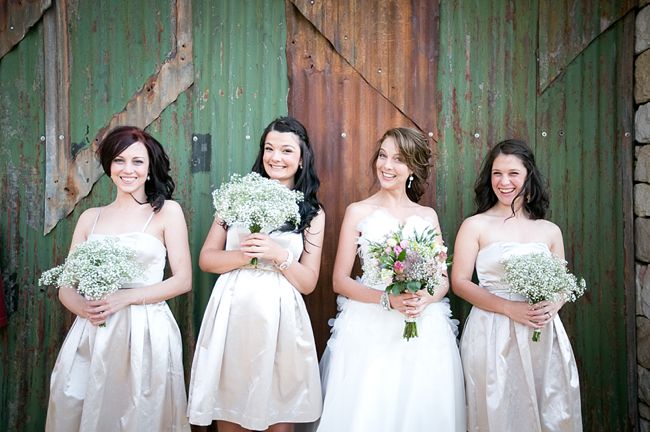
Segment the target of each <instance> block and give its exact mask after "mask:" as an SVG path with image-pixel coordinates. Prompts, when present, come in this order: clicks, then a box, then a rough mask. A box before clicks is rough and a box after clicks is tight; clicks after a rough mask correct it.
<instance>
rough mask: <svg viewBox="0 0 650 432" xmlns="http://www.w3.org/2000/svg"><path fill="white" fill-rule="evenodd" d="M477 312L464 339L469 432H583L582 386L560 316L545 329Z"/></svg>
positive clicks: (462, 343) (497, 315)
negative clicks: (536, 337)
mask: <svg viewBox="0 0 650 432" xmlns="http://www.w3.org/2000/svg"><path fill="white" fill-rule="evenodd" d="M532 335H533V329H532V328H530V327H527V326H525V325H523V324H519V323H516V322H514V321H512V320H511V319H509V318H508V317H507V316H505V315H502V314H497V313H492V312H487V311H484V310H482V309H479V308H477V307H473V308H472V310H471V312H470V314H469V316H468V318H467V322H466V324H465V329H464V331H463V336H462V339H461V356H462V359H463V369H464V372H465V385H466V394H467V414H468V430H469V431H471V432H479V431H486V432H487V431H492V432H502V431H527V432H541V431H544V432H546V431H549V432H550V431H553V432H560V431H574V432H575V431H582V415H581V411H580V409H581V408H580V385H579V379H578V369H577V367H576V362H575V358H574V356H573V351H572V350H571V344H570V342H569V338H568V337H567V334H566V332H565V330H564V326H563V325H562V321H561V320H560V317H559V316H557V315H556V316H555V318H554V319H553V321H552V322H550V323H549V324H548V325H546V326H545V327H544V328H543V329H542V333H541V339H540V341H538V342H533V341H532V340H531V338H532Z"/></svg>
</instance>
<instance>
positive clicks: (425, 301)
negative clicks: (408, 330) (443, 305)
mask: <svg viewBox="0 0 650 432" xmlns="http://www.w3.org/2000/svg"><path fill="white" fill-rule="evenodd" d="M433 301H434V298H433V296H431V295H430V294H429V292H428V291H427V290H425V289H422V290H419V291H417V292H415V293H414V294H413V297H412V298H410V299H408V300H405V301H404V305H406V314H407V315H408V316H410V317H411V318H417V317H419V316H420V314H421V313H422V312H423V311H424V309H425V308H426V307H427V306H429V304H430V303H432V302H433Z"/></svg>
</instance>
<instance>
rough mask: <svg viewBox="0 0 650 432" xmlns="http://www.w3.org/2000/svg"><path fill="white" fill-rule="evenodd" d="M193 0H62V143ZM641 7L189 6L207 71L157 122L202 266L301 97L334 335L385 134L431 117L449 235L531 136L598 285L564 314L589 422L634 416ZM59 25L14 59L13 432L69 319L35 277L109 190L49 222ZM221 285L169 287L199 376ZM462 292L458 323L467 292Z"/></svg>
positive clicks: (556, 205)
mask: <svg viewBox="0 0 650 432" xmlns="http://www.w3.org/2000/svg"><path fill="white" fill-rule="evenodd" d="M185 1H186V0H177V1H173V0H169V1H163V0H145V1H144V2H139V3H138V5H137V6H136V5H132V4H131V3H130V2H128V1H127V0H120V1H116V2H99V3H98V2H88V1H80V0H76V1H67V2H65V5H66V7H67V12H66V13H67V17H68V18H67V20H68V21H67V23H68V26H67V32H68V35H69V48H68V49H69V56H70V57H69V58H70V61H69V67H70V70H69V77H70V87H69V88H70V93H69V95H70V97H69V99H70V113H69V114H70V116H69V117H70V137H69V144H70V145H69V147H67V149H68V150H67V151H69V152H77V151H79V150H80V149H83V148H84V146H88V145H89V144H90V143H92V141H93V140H94V138H95V136H96V134H97V133H98V131H99V130H100V129H101V128H102V127H104V126H105V125H106V124H107V123H108V122H109V121H110V119H111V117H112V116H113V115H114V114H116V113H118V112H120V111H122V110H123V109H124V108H125V106H126V104H127V103H128V102H129V100H130V99H132V98H133V97H134V95H137V94H138V92H143V91H146V88H144V87H143V86H144V84H145V82H147V81H148V80H149V78H150V77H151V76H152V74H155V73H156V71H157V70H158V69H159V68H160V66H161V65H162V64H163V63H164V62H165V61H166V60H168V59H169V57H170V56H172V55H173V51H174V44H175V42H176V39H175V36H176V35H175V34H174V29H175V26H176V20H177V18H178V17H177V6H178V5H183V4H186V3H184V2H185ZM53 3H55V4H63V2H53ZM632 3H633V2H632V1H631V0H626V1H620V2H619V1H615V0H602V1H599V2H589V1H588V0H564V1H562V2H525V4H524V3H522V2H516V1H514V0H511V1H507V0H499V1H490V2H483V1H480V0H474V1H463V2H440V5H438V2H437V1H433V0H419V1H418V0H408V1H400V0H395V1H390V2H382V6H381V11H380V13H376V12H373V11H375V9H372V8H370V6H369V5H370V4H371V3H370V2H368V1H362V0H356V1H353V2H344V1H340V2H313V3H312V2H311V1H302V0H295V1H290V0H286V2H285V1H282V0H274V1H265V2H259V1H255V0H246V1H234V0H233V1H222V2H212V1H193V2H191V17H192V22H191V30H192V34H193V38H192V43H193V47H192V48H193V56H192V57H193V59H192V60H193V64H194V80H193V84H192V86H191V87H190V88H189V89H188V90H185V91H184V92H182V93H181V94H180V95H179V96H178V98H177V99H176V101H175V102H173V103H172V104H171V105H169V106H168V107H167V108H166V109H165V110H164V111H163V112H162V114H161V115H160V117H159V118H158V119H156V120H155V121H153V123H151V124H150V125H149V126H148V130H149V131H150V132H151V133H152V134H153V135H154V136H156V137H159V138H160V140H161V142H162V143H163V145H165V147H166V148H167V149H168V151H169V154H170V157H171V160H172V169H173V172H174V177H175V178H176V179H177V192H176V198H177V200H178V201H179V202H180V203H181V205H182V206H183V208H184V209H185V212H186V216H187V220H188V224H189V228H190V243H191V248H192V253H193V257H194V261H195V262H196V259H197V258H198V251H199V250H200V247H201V245H202V243H203V240H204V237H205V234H206V233H207V230H208V228H209V226H210V224H211V222H212V208H211V202H210V192H211V190H212V189H213V188H214V187H215V186H216V185H217V184H218V183H219V182H220V181H221V180H222V179H224V178H227V177H228V176H229V174H230V173H232V172H245V171H248V169H249V168H250V165H251V163H252V161H253V158H254V156H255V154H256V152H257V145H258V139H259V134H260V133H261V131H262V129H263V127H264V126H265V125H266V124H267V123H268V122H269V121H270V120H271V119H272V118H274V117H275V116H277V115H280V114H285V113H287V112H288V110H289V111H290V112H291V113H292V114H293V115H295V116H296V117H298V118H299V119H300V120H302V121H304V122H305V124H306V125H307V126H308V129H309V131H310V135H311V137H312V140H313V142H314V147H315V150H316V152H317V162H318V168H319V174H320V176H321V180H322V182H323V194H322V195H321V197H322V199H323V201H324V202H325V205H326V212H327V220H328V222H327V227H326V245H325V251H324V256H323V266H322V269H321V274H322V277H321V280H320V282H319V286H318V288H317V291H316V292H315V293H313V294H311V295H310V296H308V297H307V303H308V307H309V310H310V313H311V317H312V322H313V324H314V330H315V333H316V337H317V343H318V345H319V350H322V349H323V347H324V343H325V341H326V340H327V338H328V336H329V327H328V326H327V324H326V323H327V319H329V318H331V317H333V316H334V313H335V303H334V295H333V293H332V292H331V286H330V281H331V279H330V273H331V268H332V266H333V260H334V254H335V251H336V243H337V237H338V227H339V226H340V222H341V219H342V216H343V212H344V209H345V206H346V205H347V204H348V203H350V202H352V201H356V200H358V199H361V198H363V197H365V196H367V195H368V194H369V192H370V189H371V188H372V178H371V174H370V172H369V165H368V162H369V161H368V158H369V157H370V152H371V149H372V147H373V145H374V143H375V140H376V139H378V138H379V137H380V136H381V134H382V133H383V131H384V130H385V129H387V128H389V127H393V126H398V125H408V126H417V127H420V128H421V129H422V130H424V131H425V132H431V133H432V138H433V139H434V141H437V143H434V144H433V145H434V147H435V148H436V150H437V152H438V161H437V163H436V173H435V178H432V179H431V184H432V188H431V190H430V192H429V193H427V195H426V196H425V198H424V203H425V204H429V205H431V204H435V206H436V208H437V210H438V212H439V214H440V217H441V222H442V226H443V230H444V234H445V237H446V239H447V241H448V242H449V243H452V241H453V237H454V235H455V233H456V230H457V228H458V226H459V224H460V221H461V220H462V218H463V217H465V216H467V215H468V214H470V213H471V212H472V209H473V205H472V194H471V192H470V191H471V185H472V182H473V179H474V177H475V175H476V172H477V170H478V164H479V163H480V160H481V158H482V156H483V154H484V153H485V151H486V150H487V148H488V147H489V146H490V145H492V144H494V143H495V142H496V141H498V140H499V139H501V138H503V137H510V136H518V137H520V138H523V139H525V140H527V141H529V142H530V143H531V145H533V146H534V147H535V149H536V151H537V155H538V159H539V163H540V165H541V167H542V169H543V171H545V172H546V173H547V174H548V177H549V180H550V186H551V189H552V197H553V198H552V209H551V210H552V213H551V218H552V219H553V220H554V221H555V222H557V223H558V224H559V225H560V226H561V227H562V229H563V231H564V235H565V243H566V246H567V255H568V258H569V260H570V262H571V264H572V265H573V266H574V267H575V269H576V271H578V272H579V273H583V274H584V275H585V276H586V277H587V278H588V280H589V282H590V292H589V294H587V295H586V296H585V298H584V299H582V300H581V301H580V302H579V303H578V304H577V305H568V306H566V307H565V309H564V310H563V312H562V315H563V319H564V321H565V323H566V326H567V329H568V331H569V334H570V336H571V338H572V341H574V350H575V352H576V356H577V358H578V362H579V368H580V374H581V379H582V394H583V415H584V419H585V430H630V429H631V428H632V426H633V425H634V421H635V420H631V419H630V418H629V417H628V414H629V413H630V412H633V409H635V408H633V407H631V405H634V406H636V402H635V401H634V398H635V397H636V396H635V391H636V388H635V387H633V384H634V374H635V371H634V369H633V368H630V367H628V361H629V359H630V358H631V357H633V356H634V351H633V349H634V346H633V341H632V340H630V334H633V330H630V329H633V328H634V325H633V322H632V323H631V324H630V322H629V320H630V319H632V320H633V319H634V317H633V313H630V314H628V315H629V316H626V314H625V308H626V307H627V308H629V310H632V311H633V310H634V307H633V304H634V297H633V296H632V297H631V298H629V297H626V296H629V293H626V291H625V290H626V289H630V288H631V289H633V288H634V287H633V284H634V281H633V277H632V276H631V274H632V273H631V270H630V265H631V264H630V261H629V258H630V257H631V255H629V252H630V251H629V248H630V246H631V239H630V237H629V227H630V226H631V225H630V220H629V215H630V214H631V213H630V212H629V206H630V203H631V201H630V193H631V184H628V185H627V186H626V185H624V184H621V182H620V179H621V178H622V177H624V176H625V175H628V176H629V177H628V178H630V182H631V174H630V172H629V170H630V168H631V157H632V155H631V154H630V152H631V150H630V140H631V137H630V136H629V135H627V136H626V135H625V133H626V132H629V131H630V124H631V114H630V111H629V110H630V109H631V106H632V98H631V92H630V82H631V76H632V74H631V58H632V52H631V50H632V46H633V44H632V42H631V41H632V39H633V34H632V32H631V30H630V29H631V27H633V23H632V19H631V16H632V13H630V12H629V11H630V10H631V8H632ZM187 4H189V3H187ZM373 4H374V2H373ZM626 14H627V17H626V18H625V19H623V18H621V17H623V16H625V15H626ZM412 17H415V18H416V19H412ZM30 19H31V18H30ZM3 22H4V21H3ZM576 23H577V24H576ZM558 29H570V31H564V32H562V31H560V32H559V33H558ZM558 34H561V35H563V37H558ZM45 38H46V35H45V31H44V27H43V23H42V21H37V23H36V25H35V26H34V27H33V28H32V29H31V30H29V31H28V32H27V35H26V37H25V38H24V39H23V40H22V41H21V42H20V43H18V44H17V46H16V47H15V48H14V49H13V50H12V51H10V52H9V53H8V54H6V55H5V56H4V57H2V58H1V59H0V154H1V157H0V179H1V180H0V185H1V188H2V193H3V198H4V199H3V200H1V201H0V214H2V218H0V240H1V244H2V246H3V248H2V250H1V251H0V265H1V270H2V277H3V280H4V282H5V294H6V297H5V300H6V302H7V305H8V308H9V309H10V312H11V315H10V321H9V326H8V327H6V328H4V329H0V429H2V430H21V431H23V430H24V431H31V430H34V431H37V430H41V429H42V427H43V423H44V420H45V407H46V403H47V397H48V384H49V374H50V371H51V368H52V366H53V364H54V361H55V358H56V355H57V353H58V349H59V347H60V345H61V343H62V339H63V337H64V336H65V333H66V330H67V328H68V327H69V325H70V323H71V316H70V314H69V313H67V312H65V311H64V309H63V307H62V306H61V305H60V304H59V302H58V300H57V299H56V293H55V292H54V290H46V289H41V288H39V287H36V286H35V280H36V278H37V276H38V275H39V274H40V272H41V271H42V270H43V269H45V268H48V267H50V266H51V265H53V264H54V263H57V262H59V261H60V260H62V259H63V258H64V257H65V255H66V253H67V249H68V245H69V241H70V237H71V234H72V230H73V228H74V224H75V222H76V219H77V217H78V215H79V214H80V212H81V211H83V210H85V209H86V208H88V207H91V206H96V205H101V204H104V203H107V202H108V201H110V200H111V199H112V197H113V193H114V192H113V190H112V186H111V184H110V182H109V181H108V180H107V179H106V178H105V177H102V179H100V180H99V182H98V183H97V184H96V185H95V186H94V188H93V190H92V192H91V194H90V195H89V196H88V197H87V198H85V199H83V200H81V202H80V203H79V204H78V205H77V208H76V209H75V210H74V212H73V213H72V214H71V215H70V216H68V217H67V218H65V219H63V220H61V221H60V222H59V223H58V225H57V226H56V227H55V229H54V230H53V231H52V232H51V233H50V234H48V235H47V236H43V223H44V220H43V197H44V194H45V186H44V185H45V183H46V181H48V179H47V178H45V171H44V164H45V159H46V157H47V155H46V151H45V143H44V142H43V141H41V137H42V136H44V135H45V128H46V116H45V110H46V107H45V103H44V100H45V92H46V88H45V87H46V86H45V81H46V78H47V72H45V70H44V69H45V65H44V63H45V59H44V58H45V56H44V51H45V50H46V49H47V48H46V43H45V42H44V40H45ZM576 41H577V42H576ZM285 47H286V51H285ZM557 53H561V56H559V58H560V59H558V55H557ZM536 54H537V56H536ZM537 57H539V59H540V62H541V63H538V59H537ZM143 89H144V90H143ZM289 89H290V90H289ZM632 270H633V269H632ZM214 280H215V276H213V275H207V274H204V273H202V272H200V271H199V270H198V267H195V277H194V289H193V291H192V292H191V293H190V294H189V295H186V296H183V297H182V298H180V299H175V300H172V301H171V302H170V304H171V306H172V309H173V311H174V314H175V316H176V317H177V320H178V322H179V325H180V326H181V331H182V332H183V335H184V339H185V341H186V346H185V354H184V355H185V365H186V373H189V367H190V362H191V356H192V352H193V349H194V339H195V336H196V334H197V332H198V327H199V325H200V321H201V318H202V314H203V310H204V307H205V305H206V303H207V300H208V297H209V295H210V291H211V288H212V284H213V282H214ZM453 304H454V311H455V313H456V315H457V316H458V317H459V318H461V319H463V318H464V316H465V314H466V312H467V309H468V308H467V306H466V304H464V303H462V302H460V301H459V300H458V299H454V300H453ZM631 332H632V333H631ZM604 371H607V373H603V372H604ZM629 384H632V387H631V388H628V385H629Z"/></svg>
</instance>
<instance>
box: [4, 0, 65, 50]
mask: <svg viewBox="0 0 650 432" xmlns="http://www.w3.org/2000/svg"><path fill="white" fill-rule="evenodd" d="M51 3H52V1H51V0H23V1H10V0H9V1H7V0H2V1H0V58H2V57H4V55H5V54H7V53H8V52H9V51H11V49H12V48H13V47H14V46H15V45H16V44H18V43H19V42H20V41H21V40H23V38H24V37H25V35H26V34H27V32H28V31H29V29H30V28H31V27H32V26H33V25H34V24H36V23H37V22H38V21H39V20H40V19H41V17H42V16H43V13H44V12H45V10H47V8H49V7H50V4H51Z"/></svg>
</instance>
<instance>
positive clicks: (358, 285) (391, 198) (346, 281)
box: [318, 128, 465, 432]
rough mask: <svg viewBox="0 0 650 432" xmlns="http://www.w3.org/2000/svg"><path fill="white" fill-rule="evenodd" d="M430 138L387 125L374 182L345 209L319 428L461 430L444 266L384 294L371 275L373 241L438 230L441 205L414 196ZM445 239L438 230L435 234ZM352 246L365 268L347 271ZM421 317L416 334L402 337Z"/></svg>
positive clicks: (458, 372) (420, 187)
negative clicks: (421, 284) (434, 275)
mask: <svg viewBox="0 0 650 432" xmlns="http://www.w3.org/2000/svg"><path fill="white" fill-rule="evenodd" d="M430 159H431V149H430V147H429V140H428V139H427V137H426V136H425V135H424V134H423V133H422V132H420V131H418V130H416V129H410V128H395V129H390V130H388V131H387V132H386V133H385V134H384V136H383V137H382V138H381V139H380V140H379V142H378V145H377V150H376V152H375V154H374V155H373V158H372V164H373V168H374V173H375V176H376V179H377V181H378V183H379V186H380V188H379V191H378V192H376V193H375V194H373V195H371V196H370V197H368V198H366V199H364V200H362V201H359V202H355V203H352V204H350V205H349V206H348V207H347V209H346V212H345V216H344V218H343V224H342V226H341V232H340V235H339V244H338V250H337V253H336V261H335V263H334V272H333V285H334V287H333V288H334V291H335V292H336V293H337V294H339V298H338V303H339V310H340V313H339V315H338V316H337V318H336V320H335V322H334V328H333V334H332V337H331V338H330V340H329V342H328V343H327V348H326V350H325V353H324V355H323V359H322V361H321V375H322V383H323V389H324V394H325V400H324V403H323V415H322V416H321V419H320V422H319V424H318V431H319V432H340V431H355V432H382V431H385V432H394V431H458V432H460V431H463V432H464V431H465V400H464V397H463V372H462V368H461V364H460V356H459V353H458V346H457V342H456V332H457V327H456V323H455V322H453V321H452V320H451V319H450V317H451V310H450V308H449V301H448V300H447V299H446V298H445V294H446V293H447V290H448V289H449V284H448V283H447V279H446V274H445V279H444V283H443V284H442V286H440V287H437V288H436V290H435V293H434V294H433V295H430V294H429V293H428V292H427V290H426V289H422V290H420V291H418V292H416V293H407V294H406V293H405V294H400V295H388V294H387V293H386V291H385V288H386V283H379V282H377V280H376V279H375V278H374V277H373V276H372V275H373V274H376V273H377V272H378V271H379V270H378V267H377V266H378V263H377V262H376V260H374V259H373V258H372V256H371V253H370V250H369V249H370V245H371V244H372V243H375V242H380V241H382V239H384V238H385V237H386V236H387V235H388V234H390V233H391V232H392V231H395V230H397V229H398V228H399V227H401V226H403V229H404V232H413V233H422V232H424V231H425V230H427V229H433V230H435V231H437V232H438V233H440V226H439V223H438V215H437V214H436V212H435V210H434V209H432V208H430V207H425V206H422V205H419V204H418V203H417V202H418V201H419V200H420V198H421V196H422V194H423V193H424V188H425V186H426V184H427V178H428V177H429V171H430ZM438 239H439V241H440V242H442V238H441V237H438ZM357 254H358V255H359V256H360V258H361V261H362V269H363V275H362V276H361V278H357V279H355V278H353V277H352V276H351V274H352V270H353V267H354V262H355V258H356V256H357ZM406 318H409V319H410V318H417V329H418V330H417V331H418V336H417V337H414V338H412V339H410V340H406V339H404V338H403V337H402V334H403V331H402V330H403V328H404V320H405V319H406Z"/></svg>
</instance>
